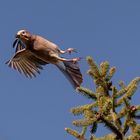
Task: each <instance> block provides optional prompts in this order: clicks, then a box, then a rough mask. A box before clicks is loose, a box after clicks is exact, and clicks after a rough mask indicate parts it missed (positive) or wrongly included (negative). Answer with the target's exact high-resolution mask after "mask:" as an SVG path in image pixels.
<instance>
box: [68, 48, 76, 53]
mask: <svg viewBox="0 0 140 140" xmlns="http://www.w3.org/2000/svg"><path fill="white" fill-rule="evenodd" d="M67 52H68V53H69V54H71V53H72V52H75V53H77V51H76V49H75V48H68V49H67Z"/></svg>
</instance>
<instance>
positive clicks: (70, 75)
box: [56, 62, 83, 89]
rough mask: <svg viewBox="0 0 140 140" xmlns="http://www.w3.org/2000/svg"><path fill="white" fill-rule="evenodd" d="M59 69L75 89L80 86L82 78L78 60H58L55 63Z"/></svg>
mask: <svg viewBox="0 0 140 140" xmlns="http://www.w3.org/2000/svg"><path fill="white" fill-rule="evenodd" d="M56 66H57V67H58V68H59V70H60V71H61V72H62V73H63V74H64V75H65V77H66V78H67V79H68V80H69V81H70V83H71V84H72V86H73V87H74V88H75V89H76V88H77V87H80V85H81V83H82V81H83V78H82V74H81V71H80V68H79V65H78V62H76V63H73V62H60V63H58V64H56Z"/></svg>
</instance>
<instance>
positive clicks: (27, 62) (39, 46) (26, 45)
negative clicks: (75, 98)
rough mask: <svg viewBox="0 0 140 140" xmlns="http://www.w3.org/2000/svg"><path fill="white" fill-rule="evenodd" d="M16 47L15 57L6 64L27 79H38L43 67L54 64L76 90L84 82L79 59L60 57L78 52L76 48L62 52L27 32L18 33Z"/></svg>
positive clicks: (55, 46)
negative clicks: (37, 76)
mask: <svg viewBox="0 0 140 140" xmlns="http://www.w3.org/2000/svg"><path fill="white" fill-rule="evenodd" d="M15 46H16V52H15V54H14V56H13V57H12V58H11V59H10V60H9V61H7V62H6V64H8V66H9V67H11V68H14V69H15V70H17V71H19V72H20V73H22V74H24V75H25V76H26V77H30V78H32V77H33V76H34V77H36V73H39V74H40V69H43V67H42V66H43V65H46V64H54V65H55V66H56V67H57V68H58V69H59V70H60V71H61V72H62V73H63V74H64V75H65V76H66V78H67V79H68V80H69V81H70V83H71V84H72V86H73V87H74V88H75V89H76V88H77V87H79V86H80V85H81V83H82V81H83V78H82V74H81V71H80V68H79V64H78V61H79V60H80V58H79V57H77V58H73V59H66V58H63V57H60V55H61V54H64V53H71V52H76V51H75V49H74V48H68V49H67V50H61V49H60V48H59V47H58V46H57V45H56V44H54V43H53V42H51V41H49V40H47V39H45V38H43V37H41V36H39V35H34V34H31V33H30V32H29V31H27V30H20V31H18V32H17V34H16V37H15V41H14V43H13V47H15Z"/></svg>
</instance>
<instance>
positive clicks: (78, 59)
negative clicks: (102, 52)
mask: <svg viewBox="0 0 140 140" xmlns="http://www.w3.org/2000/svg"><path fill="white" fill-rule="evenodd" d="M80 60H81V57H76V58H73V59H72V62H73V63H76V62H77V61H80Z"/></svg>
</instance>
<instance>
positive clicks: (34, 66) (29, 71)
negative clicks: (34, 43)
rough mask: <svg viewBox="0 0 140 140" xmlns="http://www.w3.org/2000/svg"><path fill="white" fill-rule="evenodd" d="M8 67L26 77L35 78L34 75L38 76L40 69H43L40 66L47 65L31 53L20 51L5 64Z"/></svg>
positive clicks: (24, 50)
mask: <svg viewBox="0 0 140 140" xmlns="http://www.w3.org/2000/svg"><path fill="white" fill-rule="evenodd" d="M6 64H8V66H9V67H11V68H14V69H15V70H17V71H19V72H20V73H22V74H24V75H25V76H26V77H30V78H32V77H33V76H34V77H36V73H39V74H40V71H39V70H40V69H43V67H42V65H46V64H47V63H46V62H44V61H42V60H41V59H39V58H37V57H36V56H35V55H34V54H33V53H32V52H31V51H29V50H26V49H22V50H19V51H18V52H17V53H16V54H15V55H14V56H13V58H11V59H10V60H9V61H7V62H6Z"/></svg>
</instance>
